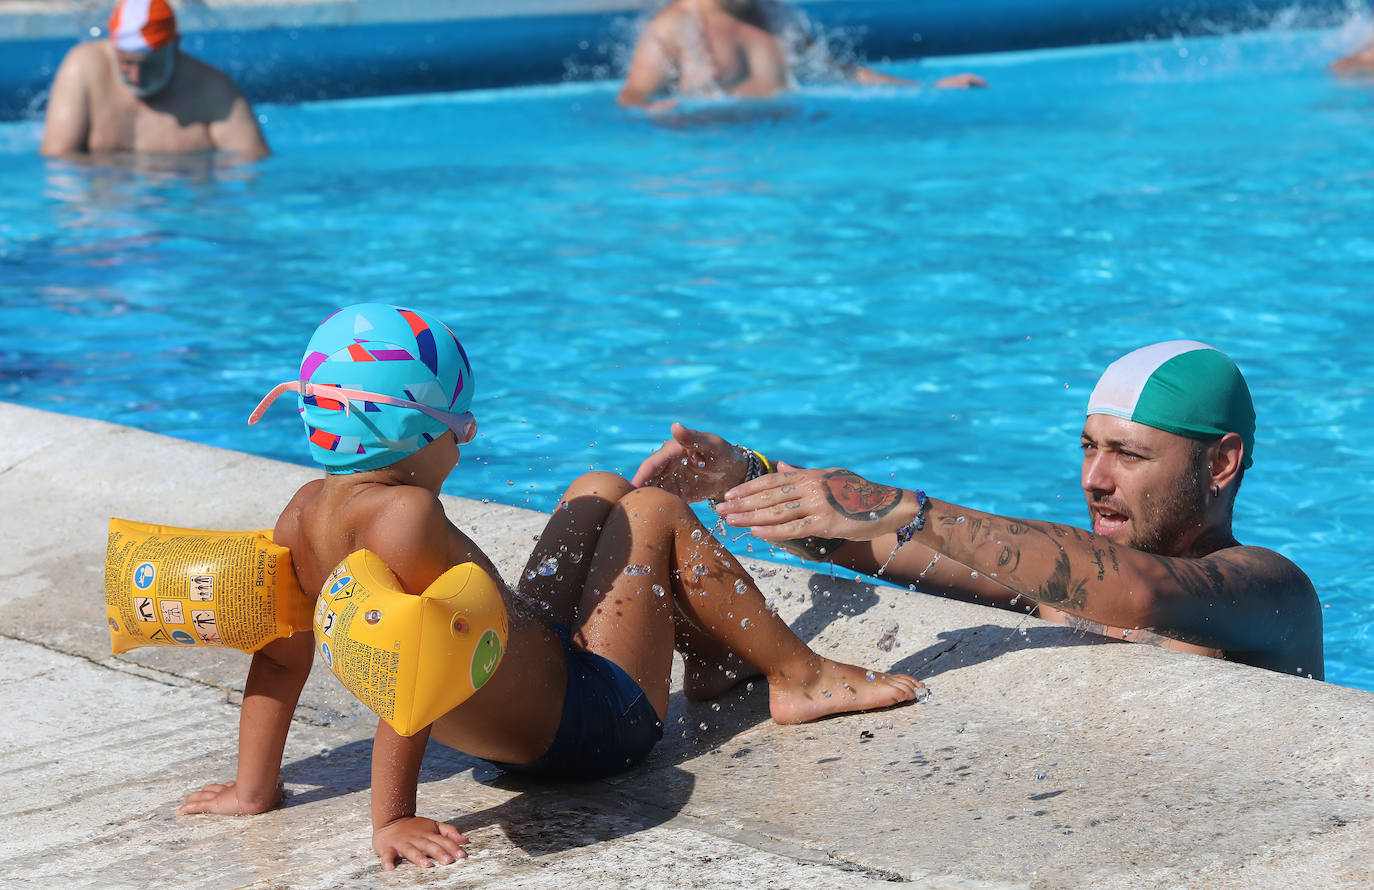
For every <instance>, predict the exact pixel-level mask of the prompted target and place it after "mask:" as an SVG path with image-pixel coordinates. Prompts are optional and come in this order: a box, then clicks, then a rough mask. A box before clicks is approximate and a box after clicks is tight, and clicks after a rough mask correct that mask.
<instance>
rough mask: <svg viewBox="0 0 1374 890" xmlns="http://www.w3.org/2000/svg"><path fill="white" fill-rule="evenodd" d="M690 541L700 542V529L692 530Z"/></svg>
mask: <svg viewBox="0 0 1374 890" xmlns="http://www.w3.org/2000/svg"><path fill="white" fill-rule="evenodd" d="M692 540H693V541H700V540H701V529H699V528H694V529H692Z"/></svg>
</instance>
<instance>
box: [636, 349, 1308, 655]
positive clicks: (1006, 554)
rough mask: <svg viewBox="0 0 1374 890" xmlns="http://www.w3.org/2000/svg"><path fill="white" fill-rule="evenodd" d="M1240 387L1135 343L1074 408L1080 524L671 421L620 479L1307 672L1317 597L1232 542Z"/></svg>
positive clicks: (1242, 434) (933, 585)
mask: <svg viewBox="0 0 1374 890" xmlns="http://www.w3.org/2000/svg"><path fill="white" fill-rule="evenodd" d="M1254 435H1255V410H1254V405H1253V403H1252V401H1251V398H1250V390H1249V387H1248V386H1247V385H1246V383H1245V379H1244V377H1242V376H1241V373H1240V370H1239V369H1238V368H1237V367H1236V365H1235V363H1234V362H1232V361H1231V359H1230V358H1228V357H1227V356H1226V355H1224V354H1222V353H1221V352H1219V351H1217V350H1216V349H1213V348H1212V347H1210V346H1206V345H1204V344H1202V343H1198V342H1196V341H1191V340H1174V341H1169V342H1165V343H1156V344H1154V345H1152V346H1146V347H1144V348H1142V349H1138V350H1136V351H1134V352H1132V353H1130V354H1128V355H1126V356H1125V357H1123V358H1121V359H1119V360H1118V361H1116V362H1114V363H1113V364H1112V365H1111V366H1110V367H1108V368H1107V370H1106V372H1105V373H1104V374H1103V375H1102V378H1101V380H1099V381H1098V383H1097V386H1096V388H1095V389H1094V390H1093V392H1092V395H1091V396H1090V397H1089V399H1088V408H1087V419H1086V421H1085V423H1084V425H1083V432H1082V439H1081V442H1082V448H1083V467H1082V477H1081V479H1082V487H1083V493H1084V496H1085V498H1086V500H1087V504H1088V512H1089V514H1090V517H1091V531H1083V530H1081V529H1078V528H1071V527H1068V526H1064V525H1060V524H1058V523H1053V522H1043V521H1040V520H1034V519H1012V518H1009V517H1005V516H997V515H994V514H991V513H985V512H982V511H979V510H973V509H970V508H968V507H961V506H958V505H957V504H954V503H951V502H948V501H942V500H936V499H934V498H931V497H928V496H927V495H926V494H925V493H924V492H922V491H920V490H918V489H917V490H909V489H902V488H897V487H893V486H887V485H880V484H877V483H874V482H870V481H868V480H866V479H864V478H862V477H860V476H859V475H857V474H856V473H854V472H852V471H850V470H846V469H841V468H831V469H826V470H803V469H799V468H797V467H793V466H790V465H788V464H785V463H781V464H778V465H777V466H776V467H774V466H773V465H772V464H770V463H769V462H768V461H767V460H766V459H764V458H763V457H762V456H761V455H759V454H758V453H757V452H751V451H748V450H747V449H743V448H740V447H738V446H732V445H730V443H728V442H726V441H725V440H724V439H722V438H720V437H719V436H716V435H713V434H711V433H706V432H701V431H696V430H690V429H687V428H685V427H683V426H682V425H681V424H674V425H673V438H672V439H671V440H669V441H668V442H667V443H666V444H664V445H663V447H662V448H660V449H659V450H658V451H657V452H655V453H654V454H653V455H651V456H650V457H649V458H648V459H646V460H645V461H644V462H643V464H641V465H640V467H639V470H638V472H636V474H635V477H634V480H633V483H634V484H635V485H637V486H642V485H653V486H658V487H661V488H665V489H667V490H668V491H671V492H674V493H676V494H679V495H681V496H682V497H684V498H685V499H687V500H700V499H703V498H713V499H717V500H719V504H718V506H717V507H716V510H717V512H718V513H719V514H720V516H721V517H722V518H723V519H724V520H725V521H726V522H727V523H729V524H730V525H734V526H739V527H745V528H748V529H749V530H750V531H751V532H752V533H753V535H754V536H755V537H758V538H760V539H762V540H765V541H771V542H775V543H777V544H780V545H783V546H785V547H787V548H788V549H789V550H792V551H793V552H797V553H799V554H801V555H804V556H807V557H809V558H811V559H821V560H829V561H831V562H834V563H836V564H839V565H844V566H847V567H849V568H852V569H855V570H857V571H860V572H865V573H867V574H872V575H881V576H882V577H884V578H886V579H888V580H891V581H893V582H896V583H899V584H905V585H908V586H910V588H911V589H913V590H919V591H923V592H927V593H934V594H938V595H942V596H948V597H952V598H955V599H960V600H965V601H968V602H975V603H982V604H986V605H993V606H999V607H1002V608H1008V609H1025V608H1027V607H1028V606H1029V607H1031V608H1035V609H1037V610H1038V614H1039V617H1041V618H1044V619H1047V620H1050V621H1056V622H1059V623H1062V624H1068V625H1071V626H1074V627H1078V628H1081V629H1084V630H1088V631H1093V632H1095V633H1100V634H1104V635H1107V636H1110V637H1115V638H1117V639H1122V640H1127V641H1131V642H1146V643H1152V644H1155V645H1159V646H1164V647H1166V648H1170V649H1180V650H1184V651H1191V652H1199V653H1202V654H1206V655H1212V656H1215V657H1222V658H1227V659H1230V660H1232V661H1237V662H1241V663H1244V664H1250V665H1255V666H1257V667H1263V668H1268V669H1270V670H1275V671H1282V672H1285V673H1291V674H1298V675H1302V676H1311V677H1315V678H1317V679H1322V678H1323V677H1324V674H1325V667H1324V663H1323V654H1322V619H1321V603H1320V602H1319V600H1318V599H1317V594H1316V591H1315V590H1314V589H1313V587H1312V582H1311V581H1310V580H1308V578H1307V576H1306V575H1305V574H1303V572H1302V571H1301V570H1300V569H1299V568H1298V567H1297V566H1296V565H1294V564H1293V563H1292V562H1290V561H1289V560H1287V559H1285V558H1284V557H1283V556H1280V555H1279V554H1277V553H1275V552H1273V551H1271V550H1266V549H1264V548H1261V547H1253V546H1245V545H1242V544H1240V543H1239V542H1237V541H1236V538H1235V536H1234V535H1233V534H1232V532H1231V520H1232V512H1233V508H1234V505H1235V499H1236V493H1237V491H1238V490H1239V488H1240V483H1241V479H1242V477H1243V476H1244V475H1245V470H1246V468H1248V467H1249V466H1250V465H1251V463H1252V461H1253V455H1254V447H1255V446H1254Z"/></svg>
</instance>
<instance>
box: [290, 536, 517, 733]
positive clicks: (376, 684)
mask: <svg viewBox="0 0 1374 890" xmlns="http://www.w3.org/2000/svg"><path fill="white" fill-rule="evenodd" d="M506 637H507V625H506V604H505V602H504V601H503V600H502V599H501V589H500V587H499V586H498V584H497V582H496V581H493V580H492V578H491V577H490V576H489V575H488V574H487V573H486V572H485V571H483V570H482V569H481V568H480V567H478V566H477V565H476V564H474V563H470V562H465V563H463V564H462V565H458V566H454V567H453V568H451V569H449V570H448V571H447V572H445V573H444V574H442V575H440V576H439V577H438V578H436V579H435V581H434V583H433V584H431V585H430V586H429V588H428V589H426V590H425V592H424V593H422V594H420V595H419V596H411V595H410V594H408V593H406V592H405V591H404V590H402V589H401V585H400V583H399V582H398V581H397V580H396V576H395V575H393V574H392V573H391V570H390V569H389V568H387V566H386V563H384V562H382V560H381V558H380V557H379V556H377V555H376V554H375V553H373V552H371V551H370V550H358V551H356V552H354V553H352V554H350V555H349V556H348V557H347V558H345V559H344V561H343V562H341V563H339V566H338V568H336V569H334V571H333V572H332V573H331V574H330V576H329V577H328V578H327V579H325V582H324V587H323V589H321V590H320V598H319V601H318V602H317V603H316V606H315V648H316V649H318V650H319V653H320V657H321V658H323V659H324V663H325V664H327V665H329V669H330V670H332V671H333V672H334V676H336V677H338V678H339V681H340V682H342V683H343V685H344V687H345V688H347V689H348V691H349V692H351V693H353V694H354V695H356V696H357V697H358V700H359V701H361V702H362V703H363V704H365V705H367V706H368V707H369V708H371V709H372V710H373V711H375V712H376V713H377V716H379V717H381V718H382V719H383V720H385V721H386V722H387V723H390V724H391V726H392V728H393V729H395V730H396V731H397V732H399V733H400V734H401V735H407V736H408V735H414V734H415V733H417V732H419V731H420V730H422V729H424V728H425V727H426V726H428V725H430V724H431V723H433V722H434V721H435V720H437V719H439V718H440V717H442V716H443V715H444V714H447V713H448V712H449V711H451V710H452V709H453V708H455V707H457V706H458V705H459V704H462V703H463V702H464V701H466V700H467V699H468V697H469V696H471V695H472V694H473V693H474V692H476V691H477V690H478V689H481V688H482V685H483V684H484V683H486V682H487V680H489V679H491V676H492V674H494V673H495V672H496V666H497V665H498V664H500V663H501V656H502V654H503V653H504V652H505V648H506Z"/></svg>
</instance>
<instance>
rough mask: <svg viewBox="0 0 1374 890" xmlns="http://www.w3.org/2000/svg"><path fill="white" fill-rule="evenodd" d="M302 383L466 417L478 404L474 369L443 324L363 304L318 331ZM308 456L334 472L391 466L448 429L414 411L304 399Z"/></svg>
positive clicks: (308, 350)
mask: <svg viewBox="0 0 1374 890" xmlns="http://www.w3.org/2000/svg"><path fill="white" fill-rule="evenodd" d="M300 382H301V384H306V383H313V384H315V385H316V386H320V385H325V386H329V385H333V386H342V387H346V388H348V389H359V390H368V391H371V392H375V393H377V394H379V395H385V396H392V397H393V398H400V399H408V400H410V401H412V402H419V403H422V404H424V405H428V406H429V407H431V408H437V409H438V410H440V411H446V412H449V413H453V414H460V413H462V412H464V411H466V410H467V409H468V406H469V405H471V404H472V386H473V380H472V366H471V365H470V364H469V363H468V357H467V353H466V352H464V351H463V346H462V344H461V343H459V342H458V338H457V337H456V336H454V334H453V331H451V330H449V329H448V327H447V326H445V325H444V323H443V322H441V321H439V320H438V319H436V318H433V317H432V316H429V315H427V314H425V313H422V312H416V311H414V310H411V309H402V308H400V307H398V306H387V305H385V304H383V303H359V304H357V305H354V306H346V307H344V308H343V309H340V310H339V311H338V312H335V313H334V314H333V315H331V316H329V318H327V319H325V321H324V323H323V324H321V325H320V326H319V328H318V329H316V331H315V334H314V336H312V337H311V338H310V343H309V345H308V346H306V348H305V357H304V358H303V359H301V371H300ZM297 404H298V405H299V406H300V412H301V419H302V420H304V421H305V429H306V434H307V435H308V436H309V437H310V454H311V457H313V458H314V459H315V462H316V463H319V464H321V465H323V466H324V467H325V468H326V469H327V470H328V471H329V472H331V473H356V472H359V471H362V470H375V469H378V468H379V467H385V466H390V465H391V464H394V463H395V462H396V461H398V460H400V459H401V458H403V457H407V456H409V455H411V454H414V453H415V452H417V451H419V450H420V449H421V448H423V447H425V446H426V445H428V444H429V443H430V442H432V441H434V440H435V439H436V438H438V437H439V436H440V435H441V434H442V433H443V432H444V431H445V430H446V429H448V427H447V426H446V425H445V424H444V423H443V422H442V421H440V420H436V419H435V418H433V417H430V416H428V415H427V414H424V413H423V412H421V411H418V410H416V409H414V408H405V407H400V406H395V405H382V404H378V403H376V402H363V403H362V408H361V409H360V408H359V407H358V404H359V403H358V402H357V401H356V400H355V401H354V402H353V404H352V406H351V409H350V410H348V411H345V410H344V403H343V402H342V401H338V402H336V401H332V400H330V399H327V398H324V397H316V396H309V395H301V396H299V397H298V399H297Z"/></svg>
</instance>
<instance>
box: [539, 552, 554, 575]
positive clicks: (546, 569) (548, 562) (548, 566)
mask: <svg viewBox="0 0 1374 890" xmlns="http://www.w3.org/2000/svg"><path fill="white" fill-rule="evenodd" d="M556 571H558V560H556V559H554V558H553V557H552V556H550V557H548V558H547V559H545V560H543V561H542V562H540V563H539V574H541V575H543V576H544V577H546V578H547V577H548V576H549V575H552V574H553V573H554V572H556Z"/></svg>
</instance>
